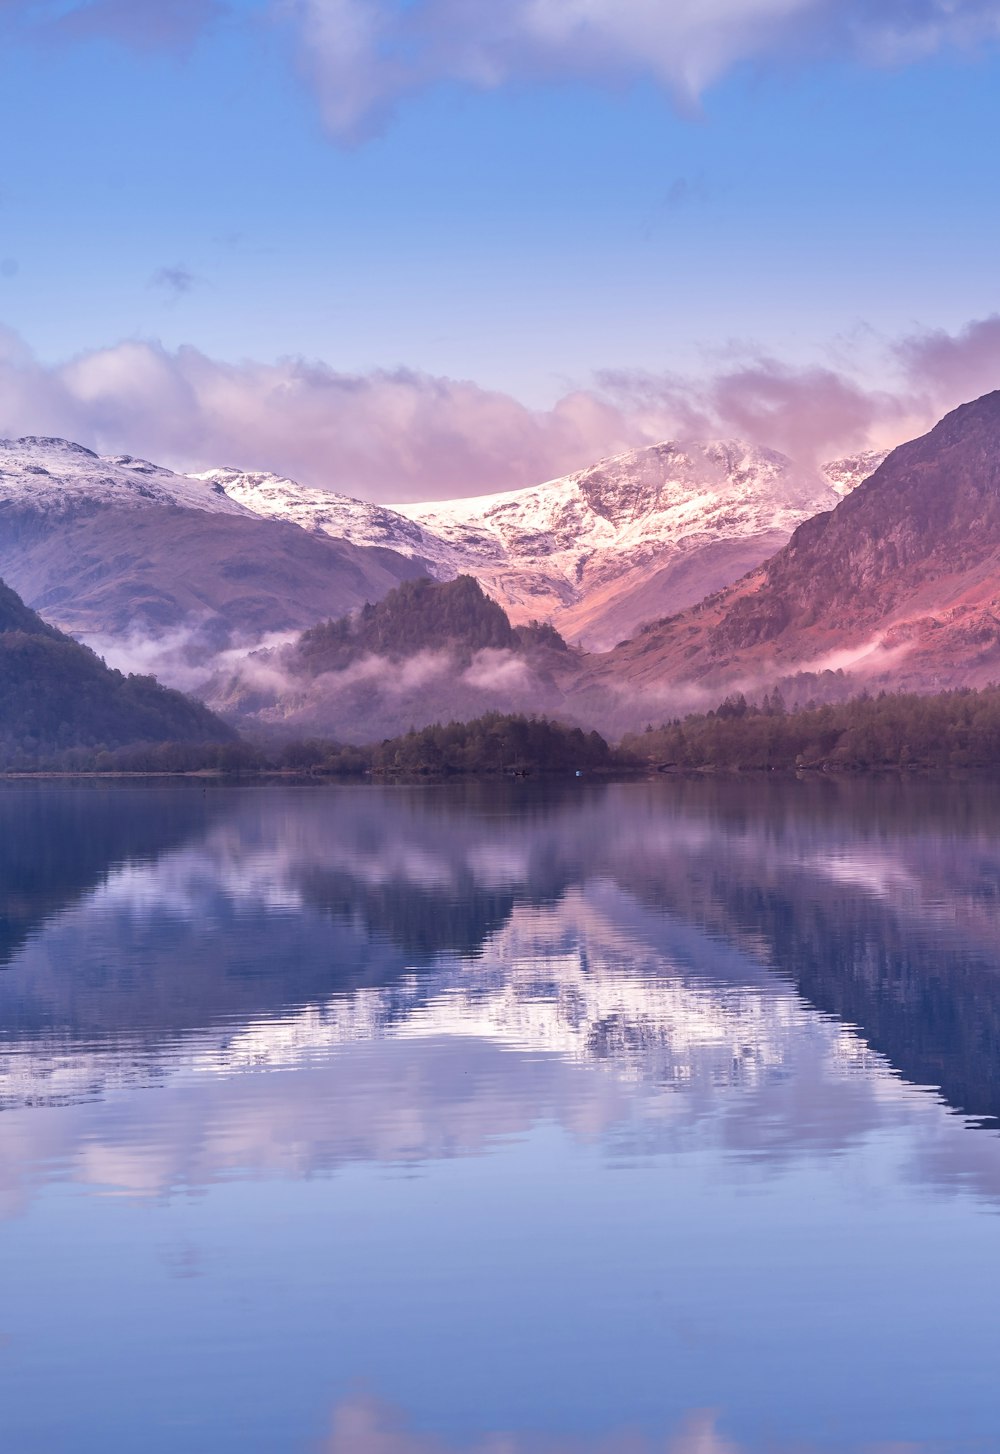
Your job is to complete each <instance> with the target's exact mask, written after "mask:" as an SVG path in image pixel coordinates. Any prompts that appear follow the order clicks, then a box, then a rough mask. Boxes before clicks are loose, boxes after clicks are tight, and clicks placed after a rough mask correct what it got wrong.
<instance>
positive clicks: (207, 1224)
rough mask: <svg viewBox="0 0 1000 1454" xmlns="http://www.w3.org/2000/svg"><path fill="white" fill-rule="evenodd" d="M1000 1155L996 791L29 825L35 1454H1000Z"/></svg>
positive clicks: (33, 801) (25, 985)
mask: <svg viewBox="0 0 1000 1454" xmlns="http://www.w3.org/2000/svg"><path fill="white" fill-rule="evenodd" d="M998 1118H1000V789H998V787H997V786H995V785H992V784H982V783H978V784H977V783H962V782H959V783H945V782H941V783H933V782H919V781H913V782H909V781H907V782H896V781H890V782H876V781H842V782H841V781H829V780H818V781H804V782H796V781H786V782H743V781H736V780H733V781H727V782H722V781H705V782H688V781H683V780H676V781H662V782H650V783H645V782H642V783H628V784H600V783H593V782H587V781H586V780H584V781H581V782H576V781H574V782H572V783H565V784H552V785H540V784H536V783H532V782H530V781H529V782H525V783H516V784H494V785H490V784H471V785H469V784H465V785H458V786H452V785H444V786H426V787H414V788H406V787H386V788H381V787H374V786H358V787H337V786H330V787H326V786H317V787H296V786H285V785H281V786H269V785H260V786H251V787H234V786H226V785H221V784H210V785H208V786H204V785H202V784H200V783H190V782H177V783H168V784H166V785H145V784H139V785H129V784H122V783H109V784H99V783H86V782H80V783H13V782H11V783H6V784H3V785H0V1449H2V1450H3V1451H4V1454H29V1451H30V1454H36V1451H37V1454H83V1451H87V1454H89V1451H100V1454H108V1451H114V1454H117V1451H127V1454H133V1451H140V1450H141V1451H143V1454H160V1451H163V1454H167V1451H169V1454H175V1451H185V1454H202V1451H204V1454H229V1451H233V1454H237V1451H238V1454H258V1451H259V1454H284V1451H295V1454H298V1451H302V1454H306V1451H311V1454H765V1451H766V1454H772V1451H780V1454H793V1451H794V1454H807V1451H836V1454H861V1451H864V1454H876V1451H877V1454H904V1451H905V1454H932V1451H933V1454H957V1451H963V1454H964V1451H987V1454H995V1451H997V1450H1000V1392H998V1371H997V1370H998V1363H1000V1135H998V1126H1000V1120H998Z"/></svg>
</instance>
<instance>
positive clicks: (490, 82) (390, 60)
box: [275, 0, 1000, 140]
mask: <svg viewBox="0 0 1000 1454" xmlns="http://www.w3.org/2000/svg"><path fill="white" fill-rule="evenodd" d="M275 11H276V13H277V14H279V15H281V16H282V17H284V18H285V20H286V21H288V22H289V23H290V24H292V25H293V27H294V28H295V30H296V32H297V34H298V37H299V40H300V43H301V51H302V57H303V65H304V68H305V69H306V71H307V73H308V74H309V76H310V78H311V80H312V81H313V83H314V85H315V86H316V88H317V91H318V94H319V98H320V103H321V106H322V109H323V114H324V118H325V120H326V123H327V125H328V126H329V128H330V130H331V131H332V132H333V133H334V134H336V135H337V136H339V137H341V138H343V139H346V140H357V139H360V138H363V137H364V136H366V135H368V134H370V133H371V132H372V131H374V130H377V129H378V128H379V127H380V126H381V125H382V124H384V122H385V120H386V118H387V117H388V116H389V115H390V114H391V112H392V109H393V107H394V106H395V104H396V103H397V102H398V101H400V100H401V99H403V98H404V97H405V96H407V95H409V94H412V93H413V92H416V91H419V90H422V89H425V88H427V87H430V86H433V85H436V84H439V83H442V82H456V81H457V82H459V83H463V84H465V85H468V86H471V87H474V88H476V89H479V90H493V89H497V88H499V87H501V86H505V85H509V84H523V83H525V82H529V83H530V82H546V81H552V80H556V81H559V80H564V79H567V78H569V79H576V80H583V81H586V82H591V83H595V84H598V85H604V86H621V85H623V84H627V83H629V82H632V81H636V80H652V81H653V82H654V83H655V84H657V85H659V86H661V87H662V88H663V89H664V90H665V91H666V92H667V93H668V94H669V95H670V96H671V97H672V98H673V99H674V101H675V102H676V103H677V104H679V105H680V106H681V107H682V108H688V109H690V108H692V107H694V106H695V105H696V104H697V101H698V98H699V97H700V96H701V95H702V93H703V92H704V91H705V89H706V88H707V87H708V86H710V85H711V84H712V82H714V81H716V80H717V79H719V78H720V77H721V76H722V75H724V74H725V73H726V72H727V71H729V70H730V69H732V68H733V67H734V66H737V65H739V64H741V63H745V62H748V61H757V62H761V61H767V62H774V61H783V62H787V61H789V60H796V61H802V60H808V59H810V58H813V57H822V58H827V57H829V56H831V55H838V56H840V55H846V56H852V57H855V58H857V59H859V60H861V61H862V62H864V63H866V64H873V65H900V64H906V63H908V62H912V61H915V60H919V59H921V58H923V57H925V56H927V55H930V54H933V53H934V52H936V51H938V50H940V49H942V48H943V47H946V46H958V47H964V48H968V49H972V48H975V47H980V46H982V45H983V44H985V43H989V42H992V41H995V40H997V39H998V38H1000V4H998V3H997V0H672V3H670V4H664V3H663V0H505V3H504V4H502V5H498V4H496V3H495V0H410V3H403V0H275Z"/></svg>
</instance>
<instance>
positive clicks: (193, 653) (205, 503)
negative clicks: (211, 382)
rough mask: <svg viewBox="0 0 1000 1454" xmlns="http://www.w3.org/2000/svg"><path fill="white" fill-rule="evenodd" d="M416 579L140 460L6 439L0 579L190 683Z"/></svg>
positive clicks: (393, 562) (391, 562)
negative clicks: (225, 661) (210, 666)
mask: <svg viewBox="0 0 1000 1454" xmlns="http://www.w3.org/2000/svg"><path fill="white" fill-rule="evenodd" d="M422 569H423V567H422V566H421V565H420V564H419V563H418V562H416V561H414V560H412V559H410V558H409V557H405V558H404V557H403V556H400V555H398V554H395V553H393V552H392V551H389V550H383V549H365V548H363V547H358V546H355V545H352V544H350V543H349V542H347V541H344V540H335V539H332V538H330V537H329V536H327V535H324V534H322V533H309V532H307V531H305V530H302V529H299V528H297V526H296V525H295V524H293V523H290V522H287V521H281V520H274V519H264V518H262V517H260V516H259V515H256V514H254V512H253V511H252V510H249V509H247V508H245V507H244V506H243V505H240V504H239V503H238V502H237V501H235V500H232V499H230V498H229V497H228V496H227V495H226V493H225V491H224V490H222V489H221V488H217V487H215V486H213V485H212V484H206V483H204V482H202V481H199V480H194V479H191V478H189V477H188V476H186V475H177V474H174V473H173V472H172V471H170V470H166V469H161V468H160V467H159V466H157V465H153V464H150V463H149V462H148V461H145V460H137V459H133V458H131V457H130V456H116V457H112V458H101V457H99V456H98V455H96V454H94V453H92V452H91V451H90V450H87V449H84V448H83V447H82V446H80V445H77V444H72V443H69V442H67V441H66V440H60V439H42V438H30V439H22V440H6V441H0V575H2V576H3V578H4V579H5V580H7V581H8V582H9V584H10V585H11V586H12V587H13V588H14V589H15V590H16V591H18V593H19V594H20V595H21V596H22V597H23V598H24V599H25V600H26V601H27V603H28V604H29V605H30V606H31V607H32V608H33V609H35V610H38V611H42V612H44V613H45V615H46V616H47V617H48V618H49V619H51V620H52V621H54V622H55V623H56V624H57V625H58V626H60V627H61V628H62V629H63V630H66V631H71V632H72V633H73V634H74V635H77V636H80V637H82V638H84V639H85V640H87V641H89V642H90V643H91V644H93V645H94V646H95V647H96V648H97V649H99V650H100V651H101V652H103V653H105V654H107V655H108V656H109V658H110V659H112V660H116V661H118V662H119V663H120V664H124V663H126V662H130V661H131V660H132V659H133V658H138V659H142V660H147V659H152V660H154V661H157V660H160V659H162V664H163V666H164V667H165V668H166V670H167V671H168V672H170V671H173V672H174V676H173V678H172V679H173V680H177V681H181V682H184V681H186V680H187V677H188V675H189V673H188V672H187V671H186V670H185V669H184V668H185V667H187V666H188V665H190V664H191V663H197V662H198V661H199V660H204V659H205V658H206V657H208V656H210V655H211V654H212V653H214V652H215V651H217V650H218V649H219V648H220V647H226V646H229V645H233V644H239V643H244V644H257V643H259V642H260V641H261V640H262V639H263V638H264V637H266V636H267V635H269V634H271V633H274V632H289V631H297V630H302V629H304V628H305V627H306V626H309V625H312V623H313V622H315V621H317V620H318V619H320V618H321V617H323V616H328V615H339V614H341V613H342V612H345V611H350V610H353V609H355V608H356V607H358V606H360V605H362V604H363V603H364V602H365V601H366V600H375V599H378V598H379V597H380V596H382V595H384V594H385V593H386V592H387V591H389V590H391V589H392V587H393V586H395V585H397V584H398V583H399V581H400V580H405V579H408V578H410V577H412V576H415V575H419V574H421V573H422ZM179 642H180V643H182V645H183V653H184V660H183V661H182V660H180V659H179V653H178V652H177V651H176V648H177V644H178V643H179ZM136 643H140V644H141V645H142V647H143V648H144V650H143V652H142V653H141V654H140V653H138V652H137V651H136V649H135V647H136ZM157 643H163V645H162V647H161V648H160V651H159V656H158V653H157ZM171 647H172V648H173V649H174V652H175V656H177V657H178V659H176V660H175V659H173V657H171V656H169V655H167V654H165V653H166V652H167V651H168V649H169V648H171Z"/></svg>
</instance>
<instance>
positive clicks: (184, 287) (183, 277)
mask: <svg viewBox="0 0 1000 1454" xmlns="http://www.w3.org/2000/svg"><path fill="white" fill-rule="evenodd" d="M197 281H198V279H197V278H196V276H195V275H194V273H192V272H191V270H190V269H189V268H185V267H183V266H182V265H181V264H180V263H177V264H175V265H174V266H173V267H163V268H157V269H156V272H155V273H154V274H153V275H152V277H151V278H150V280H149V284H148V286H149V287H150V288H158V289H160V290H161V291H162V292H164V293H165V294H166V295H167V297H168V298H170V299H171V300H174V301H176V299H178V298H182V297H183V296H184V294H185V293H190V291H191V289H192V288H193V287H194V285H195V284H196V283H197Z"/></svg>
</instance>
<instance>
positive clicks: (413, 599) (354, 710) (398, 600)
mask: <svg viewBox="0 0 1000 1454" xmlns="http://www.w3.org/2000/svg"><path fill="white" fill-rule="evenodd" d="M579 670H580V658H579V656H578V655H577V653H575V652H573V651H571V650H569V648H567V646H566V643H565V642H564V641H563V640H562V638H561V637H560V636H559V635H558V633H557V632H555V631H554V630H553V629H552V628H551V627H549V626H539V625H537V624H530V623H529V624H528V625H526V626H518V627H514V626H512V625H511V623H510V621H509V619H508V617H507V615H506V613H505V612H504V610H503V609H502V607H500V606H499V605H497V603H496V602H495V601H492V600H490V598H489V597H488V596H487V595H486V594H485V593H484V591H483V589H482V587H481V586H480V585H479V583H478V582H477V581H474V580H473V579H472V578H471V577H469V576H458V577H456V579H455V580H452V581H445V582H440V581H432V580H429V579H427V578H424V579H421V580H417V581H408V582H405V583H404V584H403V585H401V586H399V587H397V588H396V589H395V590H393V591H391V592H390V593H389V595H388V596H386V597H385V598H384V599H383V600H382V601H379V602H378V603H377V604H374V605H366V606H365V607H364V608H363V609H362V610H361V611H359V612H356V613H354V614H352V615H351V616H346V617H341V618H339V619H337V620H331V621H326V622H323V623H321V624H320V625H317V626H315V627H313V628H312V629H310V630H309V631H306V632H303V634H302V635H301V636H300V637H299V638H298V639H297V640H296V641H295V642H293V643H291V644H290V645H288V646H284V647H275V648H272V649H270V650H264V651H259V652H254V653H253V654H252V655H251V656H250V657H248V658H247V659H245V660H243V661H241V662H239V663H237V665H236V667H235V668H234V669H233V670H231V671H229V672H227V673H223V674H220V675H219V676H218V677H217V678H216V679H215V680H214V681H213V682H212V683H211V685H210V687H209V689H208V692H207V699H208V700H209V701H210V702H211V703H212V705H213V706H214V707H215V708H216V710H218V711H220V712H222V713H224V714H225V715H226V716H227V717H229V718H231V719H232V720H234V721H236V722H238V723H240V724H241V725H242V726H244V727H246V728H248V729H253V728H256V729H264V730H271V731H279V732H281V733H283V734H284V735H302V734H303V733H310V734H317V735H322V736H327V737H336V738H338V739H340V740H341V741H346V742H355V743H364V742H370V741H373V740H376V739H380V738H383V737H388V736H392V735H397V734H399V733H401V732H405V731H406V730H407V729H408V728H410V727H423V726H426V725H428V724H429V723H432V722H437V721H444V720H455V719H464V720H469V719H472V718H475V717H480V716H482V715H483V714H484V713H487V712H491V711H497V710H500V711H506V712H512V711H513V712H518V711H531V712H555V711H557V710H558V709H560V708H562V707H563V706H564V705H565V702H566V696H565V689H566V688H567V687H568V686H569V685H571V684H572V682H573V681H574V680H575V679H576V676H577V675H578V673H579Z"/></svg>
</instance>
